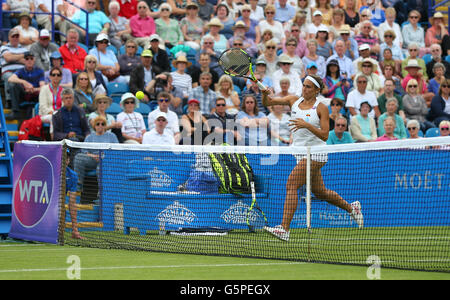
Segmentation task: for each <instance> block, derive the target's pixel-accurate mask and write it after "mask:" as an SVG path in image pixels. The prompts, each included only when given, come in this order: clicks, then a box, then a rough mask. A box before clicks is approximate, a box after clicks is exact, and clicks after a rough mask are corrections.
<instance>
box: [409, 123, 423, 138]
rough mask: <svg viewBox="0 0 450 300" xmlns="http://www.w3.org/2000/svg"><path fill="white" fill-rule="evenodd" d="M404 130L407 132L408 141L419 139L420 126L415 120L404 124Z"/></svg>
mask: <svg viewBox="0 0 450 300" xmlns="http://www.w3.org/2000/svg"><path fill="white" fill-rule="evenodd" d="M406 130H407V131H408V135H409V136H408V138H409V139H419V138H421V136H420V135H419V132H420V124H419V121H417V120H414V119H412V120H409V121H408V123H406Z"/></svg>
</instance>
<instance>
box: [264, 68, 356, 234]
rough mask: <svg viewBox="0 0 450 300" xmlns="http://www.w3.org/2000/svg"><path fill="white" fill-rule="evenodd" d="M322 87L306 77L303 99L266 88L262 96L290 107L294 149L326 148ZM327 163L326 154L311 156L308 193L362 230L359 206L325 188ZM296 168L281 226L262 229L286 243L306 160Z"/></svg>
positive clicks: (267, 101)
mask: <svg viewBox="0 0 450 300" xmlns="http://www.w3.org/2000/svg"><path fill="white" fill-rule="evenodd" d="M323 87H324V84H323V82H322V80H321V79H320V77H318V76H315V75H309V76H307V77H306V78H305V81H304V83H303V91H302V96H301V97H300V98H298V96H295V95H292V96H285V97H281V98H274V97H271V96H269V94H270V92H271V91H270V90H269V89H265V90H263V91H262V93H263V98H262V100H263V105H265V106H272V105H277V104H278V105H289V106H290V107H291V112H292V114H291V117H292V120H291V121H290V124H289V125H290V127H291V131H292V137H293V143H292V145H293V146H316V145H325V144H326V140H327V139H328V132H329V112H328V108H327V106H326V105H325V104H323V103H321V102H320V100H318V99H317V96H318V95H319V93H320V92H321V91H322V89H323ZM327 160H328V155H327V154H312V155H311V192H312V193H314V195H315V196H316V197H317V198H319V199H321V200H325V201H327V202H328V203H330V204H332V205H335V206H337V207H339V208H342V209H344V210H345V211H347V212H348V213H349V214H350V215H351V217H352V218H353V219H354V220H355V221H356V223H357V224H358V226H359V228H362V227H363V223H364V222H363V215H362V213H361V204H360V203H359V201H355V202H353V203H352V204H349V203H348V202H347V201H345V200H344V199H342V197H341V196H339V195H338V194H337V193H336V192H334V191H331V190H329V189H327V188H326V187H325V185H324V183H323V178H322V173H321V171H320V170H321V168H322V167H323V166H324V165H325V164H326V162H327ZM297 161H298V163H297V165H296V166H295V168H294V169H293V170H292V172H291V174H290V175H289V178H288V181H287V183H286V199H285V203H284V210H283V220H282V223H281V225H277V226H275V227H265V228H264V229H265V230H266V231H268V232H270V233H271V234H273V235H274V236H276V237H277V238H279V239H281V240H284V241H288V240H289V227H290V224H291V221H292V218H293V217H294V213H295V211H296V209H297V203H298V195H297V190H298V189H299V188H300V187H302V186H303V185H304V184H306V158H305V157H304V156H302V157H297Z"/></svg>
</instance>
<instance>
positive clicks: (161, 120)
mask: <svg viewBox="0 0 450 300" xmlns="http://www.w3.org/2000/svg"><path fill="white" fill-rule="evenodd" d="M156 121H157V122H166V121H167V120H166V119H164V118H158V119H157V120H156Z"/></svg>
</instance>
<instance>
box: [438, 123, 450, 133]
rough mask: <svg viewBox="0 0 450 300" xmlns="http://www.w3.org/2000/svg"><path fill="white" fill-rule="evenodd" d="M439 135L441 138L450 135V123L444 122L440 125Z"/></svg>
mask: <svg viewBox="0 0 450 300" xmlns="http://www.w3.org/2000/svg"><path fill="white" fill-rule="evenodd" d="M439 133H440V135H441V136H449V135H450V121H447V120H444V121H442V122H441V123H439Z"/></svg>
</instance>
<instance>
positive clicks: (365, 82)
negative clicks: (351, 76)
mask: <svg viewBox="0 0 450 300" xmlns="http://www.w3.org/2000/svg"><path fill="white" fill-rule="evenodd" d="M358 83H367V81H358Z"/></svg>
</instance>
